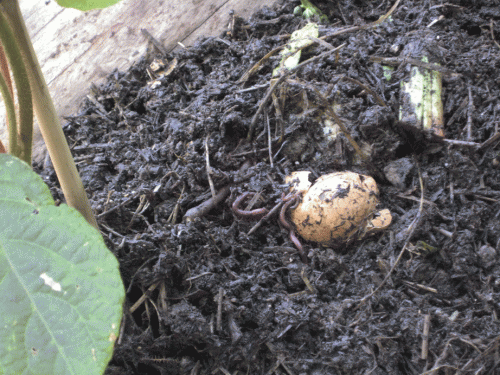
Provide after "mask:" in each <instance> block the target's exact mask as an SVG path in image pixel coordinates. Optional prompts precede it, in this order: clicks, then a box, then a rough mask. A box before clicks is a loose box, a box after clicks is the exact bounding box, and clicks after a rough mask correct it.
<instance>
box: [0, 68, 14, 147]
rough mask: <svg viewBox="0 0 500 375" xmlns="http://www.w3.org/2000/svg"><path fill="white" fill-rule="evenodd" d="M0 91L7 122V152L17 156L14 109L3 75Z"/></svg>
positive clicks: (0, 80) (0, 78) (1, 76)
mask: <svg viewBox="0 0 500 375" xmlns="http://www.w3.org/2000/svg"><path fill="white" fill-rule="evenodd" d="M0 91H1V92H2V97H3V102H4V103H5V109H6V110H7V120H8V123H9V150H10V153H11V154H12V155H16V156H18V151H17V122H16V107H15V105H14V99H13V98H12V95H11V93H10V90H9V86H8V85H7V82H6V81H5V78H4V76H3V74H0Z"/></svg>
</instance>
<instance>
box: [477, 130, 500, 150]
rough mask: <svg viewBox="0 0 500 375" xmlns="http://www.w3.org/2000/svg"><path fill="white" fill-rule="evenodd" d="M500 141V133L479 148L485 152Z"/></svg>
mask: <svg viewBox="0 0 500 375" xmlns="http://www.w3.org/2000/svg"><path fill="white" fill-rule="evenodd" d="M499 140H500V132H499V133H495V134H493V135H492V136H491V137H489V138H488V139H487V140H486V141H484V142H483V143H481V146H480V147H479V149H480V150H484V149H486V148H488V147H490V146H491V145H492V144H493V143H495V142H497V141H499Z"/></svg>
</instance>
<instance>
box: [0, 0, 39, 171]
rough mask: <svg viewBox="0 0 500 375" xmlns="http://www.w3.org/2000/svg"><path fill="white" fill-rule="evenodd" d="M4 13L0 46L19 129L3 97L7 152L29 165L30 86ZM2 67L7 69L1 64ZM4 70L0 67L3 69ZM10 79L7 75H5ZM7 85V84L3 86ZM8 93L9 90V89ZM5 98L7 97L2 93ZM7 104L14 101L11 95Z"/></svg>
mask: <svg viewBox="0 0 500 375" xmlns="http://www.w3.org/2000/svg"><path fill="white" fill-rule="evenodd" d="M8 18H9V17H8V15H7V14H5V13H4V12H3V9H2V8H0V40H1V41H2V47H3V48H4V51H5V54H6V55H7V59H8V61H9V64H10V69H11V70H12V75H13V76H14V82H15V84H16V89H17V102H18V105H19V129H18V128H17V123H16V117H15V107H11V108H10V109H9V107H8V105H9V104H8V100H9V99H6V108H7V116H8V119H9V147H10V153H11V154H13V155H15V156H17V157H19V158H21V159H22V160H24V161H25V162H26V163H28V164H29V165H31V142H32V138H33V104H32V98H31V89H30V82H29V79H28V75H27V72H26V67H25V65H24V62H23V58H22V55H21V51H20V49H19V46H18V44H17V43H16V38H15V32H14V31H13V30H12V29H11V27H9V26H10V25H9V23H8V22H7V19H8ZM5 69H7V68H6V67H5ZM5 69H2V71H3V70H5ZM2 75H3V76H4V80H5V84H6V85H8V79H7V76H5V75H4V74H3V73H2ZM9 78H10V77H9ZM7 87H8V86H7ZM9 95H11V91H10V92H9ZM4 97H7V96H4ZM11 99H12V100H11V104H12V105H13V103H14V100H13V96H11Z"/></svg>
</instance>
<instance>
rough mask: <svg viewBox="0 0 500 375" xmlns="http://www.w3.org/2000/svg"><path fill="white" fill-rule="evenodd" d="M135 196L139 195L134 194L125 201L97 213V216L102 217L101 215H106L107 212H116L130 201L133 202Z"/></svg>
mask: <svg viewBox="0 0 500 375" xmlns="http://www.w3.org/2000/svg"><path fill="white" fill-rule="evenodd" d="M135 198H137V195H134V196H132V197H130V198H127V199H126V200H125V201H123V202H122V203H120V204H118V205H116V206H114V207H113V208H110V209H109V210H107V211H104V212H101V213H100V214H99V215H96V218H98V219H100V218H101V217H103V216H106V215H107V214H110V213H111V212H115V211H116V210H117V209H119V208H121V207H123V206H126V205H127V204H129V203H130V202H132V201H133V200H134V199H135Z"/></svg>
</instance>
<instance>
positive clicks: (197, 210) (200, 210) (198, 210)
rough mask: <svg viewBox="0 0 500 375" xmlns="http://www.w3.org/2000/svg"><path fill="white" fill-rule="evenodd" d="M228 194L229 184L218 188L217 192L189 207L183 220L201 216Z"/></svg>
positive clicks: (187, 220)
mask: <svg viewBox="0 0 500 375" xmlns="http://www.w3.org/2000/svg"><path fill="white" fill-rule="evenodd" d="M228 195H229V185H228V186H224V187H223V188H221V189H220V190H219V192H218V193H217V194H216V195H215V197H212V198H210V199H208V200H206V201H205V202H203V203H201V204H200V205H198V206H196V207H193V208H190V209H189V210H188V211H187V212H186V214H185V215H184V217H183V219H182V220H183V221H184V222H189V221H192V220H194V219H195V218H197V217H203V216H205V215H206V214H208V213H209V212H210V211H211V210H212V209H213V208H214V207H216V206H217V205H218V204H219V203H220V202H222V201H223V200H224V199H226V197H227V196H228Z"/></svg>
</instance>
